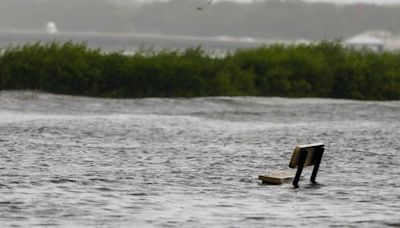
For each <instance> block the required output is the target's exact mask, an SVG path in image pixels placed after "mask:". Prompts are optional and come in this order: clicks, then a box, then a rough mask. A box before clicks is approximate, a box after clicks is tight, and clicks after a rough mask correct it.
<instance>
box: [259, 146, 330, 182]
mask: <svg viewBox="0 0 400 228" xmlns="http://www.w3.org/2000/svg"><path fill="white" fill-rule="evenodd" d="M324 150H325V149H324V144H322V143H314V144H307V145H299V146H296V148H295V149H294V151H293V154H292V159H290V163H289V167H290V168H292V169H295V168H296V167H297V171H296V172H286V173H273V174H269V175H260V176H258V179H260V180H262V182H263V184H283V183H286V182H290V181H291V180H293V186H294V187H296V188H298V187H299V185H298V183H299V180H300V177H301V173H302V172H303V168H304V167H306V166H312V165H314V169H313V172H312V174H311V178H310V180H311V182H313V183H316V182H315V179H316V177H317V173H318V169H319V164H320V163H321V159H322V155H323V153H324Z"/></svg>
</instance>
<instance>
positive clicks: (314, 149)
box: [289, 143, 324, 169]
mask: <svg viewBox="0 0 400 228" xmlns="http://www.w3.org/2000/svg"><path fill="white" fill-rule="evenodd" d="M323 147H324V144H323V143H314V144H307V145H298V146H296V148H294V151H293V154H292V159H290V164H289V167H290V168H293V169H294V168H296V167H297V166H298V165H299V158H300V154H301V153H302V151H303V153H304V152H306V153H307V156H306V160H305V162H304V166H312V165H314V164H315V161H316V157H317V156H316V153H318V152H320V151H321V149H322V148H323ZM322 151H323V149H322Z"/></svg>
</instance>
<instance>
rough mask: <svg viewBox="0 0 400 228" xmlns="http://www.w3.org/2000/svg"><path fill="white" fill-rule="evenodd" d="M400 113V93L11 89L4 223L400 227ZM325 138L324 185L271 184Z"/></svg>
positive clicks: (5, 121) (5, 133)
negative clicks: (296, 154) (381, 96)
mask: <svg viewBox="0 0 400 228" xmlns="http://www.w3.org/2000/svg"><path fill="white" fill-rule="evenodd" d="M398 113H400V102H359V101H345V100H329V99H283V98H252V97H238V98H224V97H221V98H196V99H155V98H152V99H132V100H112V99H93V98H80V97H68V96H56V95H48V94H40V93H32V92H1V93H0V224H1V225H2V226H13V227H20V226H22V227H35V226H38V227H79V226H83V227H87V226H92V227H154V226H161V227H181V226H184V227H207V226H212V227H267V226H284V227H298V226H310V225H311V226H317V225H318V226H333V227H335V226H337V227H342V226H346V227H349V226H355V227H363V226H370V227H376V226H378V227H382V226H399V225H400V219H399V217H400V216H399V215H400V204H399V203H398V202H399V201H400V169H399V166H400V152H399V151H400V140H399V135H400V115H399V114H398ZM316 141H318V142H320V141H322V142H325V145H326V146H325V147H326V153H325V155H324V158H323V161H322V164H321V168H320V172H319V176H318V177H317V180H318V181H319V183H320V184H319V185H311V184H310V183H309V182H308V181H307V180H305V181H302V182H301V183H300V188H299V189H293V188H292V186H291V185H289V184H288V185H282V186H265V185H260V182H259V181H258V180H257V179H256V178H257V176H258V175H259V174H262V173H265V172H266V171H268V170H276V169H284V168H286V167H287V165H288V162H289V158H290V154H291V151H292V149H293V147H294V146H295V145H296V144H298V143H301V144H304V143H310V142H316ZM309 173H310V170H306V172H305V175H307V176H306V177H308V175H309Z"/></svg>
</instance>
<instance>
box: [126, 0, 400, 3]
mask: <svg viewBox="0 0 400 228" xmlns="http://www.w3.org/2000/svg"><path fill="white" fill-rule="evenodd" d="M125 1H129V0H125ZM130 1H133V2H142V3H146V2H151V1H159V2H166V1H169V0H130ZM221 1H232V2H243V3H249V2H254V1H265V0H214V2H221ZM303 1H307V2H334V3H341V4H351V3H375V4H393V3H398V4H400V0H303Z"/></svg>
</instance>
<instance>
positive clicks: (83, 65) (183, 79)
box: [0, 42, 400, 100]
mask: <svg viewBox="0 0 400 228" xmlns="http://www.w3.org/2000/svg"><path fill="white" fill-rule="evenodd" d="M0 90H38V91H43V92H50V93H55V94H68V95H83V96H92V97H111V98H142V97H200V96H201V97H204V96H268V97H269V96H279V97H321V98H345V99H358V100H399V99H400V53H399V52H384V53H374V52H368V51H353V50H348V49H345V48H343V47H342V46H341V45H340V44H339V43H335V42H333V43H331V42H322V43H319V44H315V45H299V46H283V45H272V46H265V47H260V48H256V49H248V50H238V51H236V52H234V53H230V54H228V55H226V56H225V57H222V58H213V57H211V56H210V55H208V54H206V52H205V51H204V50H202V49H201V48H195V49H187V50H182V51H173V50H166V51H160V52H148V51H142V52H139V53H136V54H134V55H124V54H122V53H119V52H114V53H103V52H102V51H101V50H94V49H90V48H88V47H87V46H86V45H85V44H82V43H78V44H77V43H73V42H67V43H57V42H52V43H36V44H28V45H23V46H13V47H9V48H7V49H5V50H3V51H2V54H1V55H0Z"/></svg>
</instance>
